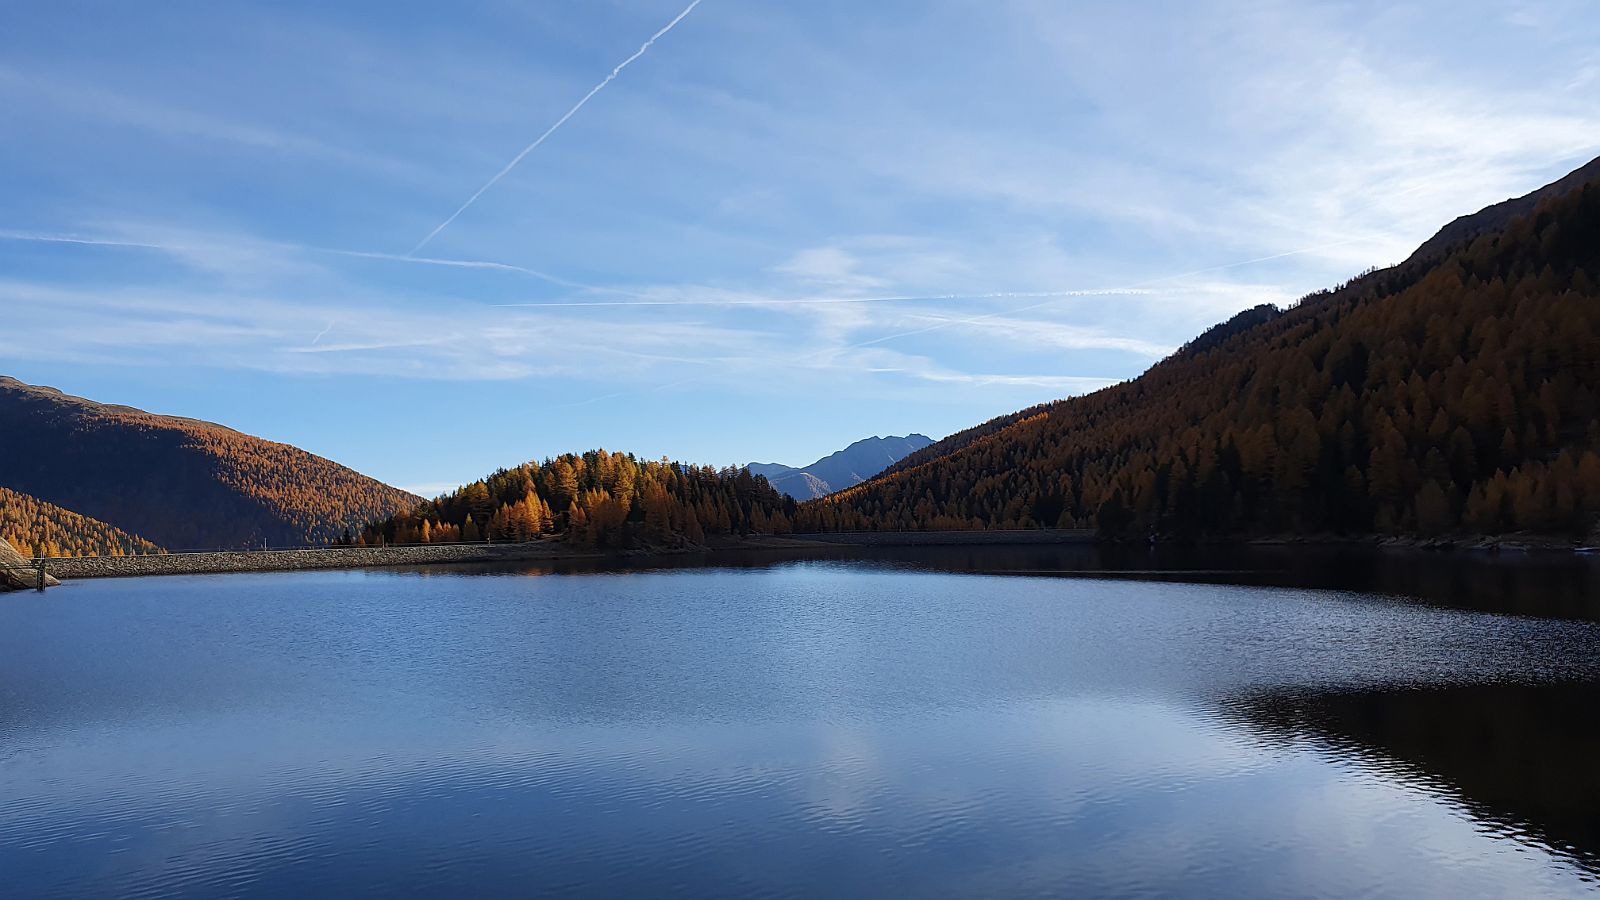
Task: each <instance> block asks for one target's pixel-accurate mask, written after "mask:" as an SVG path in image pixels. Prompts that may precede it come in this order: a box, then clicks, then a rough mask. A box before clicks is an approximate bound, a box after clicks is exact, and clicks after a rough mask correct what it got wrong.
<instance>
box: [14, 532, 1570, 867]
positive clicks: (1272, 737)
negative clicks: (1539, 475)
mask: <svg viewBox="0 0 1600 900" xmlns="http://www.w3.org/2000/svg"><path fill="white" fill-rule="evenodd" d="M1596 567H1597V563H1595V562H1593V561H1589V560H1583V559H1574V558H1561V559H1557V560H1545V559H1541V558H1527V559H1517V558H1507V557H1500V558H1485V557H1467V556H1460V557H1448V556H1380V555H1377V554H1373V553H1356V552H1341V553H1324V552H1311V551H1306V550H1287V549H1286V550H1278V551H1252V552H1250V553H1240V552H1226V553H1225V552H1222V551H1206V552H1188V553H1166V552H1163V553H1161V554H1155V555H1152V554H1149V553H1147V552H1144V551H1135V552H1125V553H1121V554H1118V553H1106V552H1099V551H1092V550H1087V549H1071V548H1057V549H1051V548H1015V549H1010V550H1007V549H1000V548H974V549H972V550H958V549H948V548H944V549H940V550H938V551H904V552H899V553H890V552H886V551H872V552H870V553H868V552H862V551H848V552H847V551H841V552H839V553H837V554H832V558H827V559H816V558H812V559H783V558H780V557H778V556H773V555H768V556H761V557H745V558H732V557H722V558H720V559H718V560H715V561H710V562H707V561H677V562H674V563H672V564H669V565H663V566H658V567H653V568H652V567H642V568H631V569H611V570H604V569H603V568H600V567H581V566H574V567H567V568H564V569H563V570H562V571H551V570H548V569H544V570H516V569H498V570H493V569H470V568H456V567H451V568H443V567H441V568H435V569H419V570H415V571H367V572H329V573H295V574H273V575H231V576H217V577H204V576H200V577H182V578H177V577H173V578H152V579H134V580H123V581H89V582H80V583H76V584H69V585H67V586H65V587H63V588H61V589H59V590H57V591H55V592H52V593H50V594H47V595H44V596H42V597H41V596H38V595H34V594H13V595H3V596H0V895H4V896H7V897H11V896H18V897H29V896H55V895H61V896H68V895H71V896H82V895H86V894H87V895H102V896H170V895H174V894H188V895H202V896H215V895H227V896H238V895H256V896H279V895H284V894H291V893H292V894H296V895H300V896H339V897H344V896H352V895H359V894H385V895H394V894H423V895H436V896H437V895H448V896H483V895H517V896H525V895H537V894H569V895H586V896H622V895H627V896H662V895H690V896H708V895H779V896H838V895H843V896H883V895H886V894H888V895H902V896H960V897H973V896H981V897H996V896H1021V895H1045V896H1063V895H1072V896H1141V895H1164V894H1183V895H1189V896H1216V897H1238V896H1286V895H1295V896H1341V897H1342V896H1349V895H1352V894H1367V895H1376V896H1393V897H1452V898H1454V897H1481V896H1504V897H1538V896H1573V895H1581V894H1588V893H1592V892H1595V891H1597V890H1600V880H1597V879H1600V774H1597V772H1600V724H1597V716H1600V625H1597V624H1596V621H1597V620H1600V599H1597V596H1600V595H1597V591H1600V572H1597V570H1596Z"/></svg>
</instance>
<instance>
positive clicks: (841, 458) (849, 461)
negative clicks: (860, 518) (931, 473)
mask: <svg viewBox="0 0 1600 900" xmlns="http://www.w3.org/2000/svg"><path fill="white" fill-rule="evenodd" d="M933 443H934V441H933V439H932V438H930V437H928V436H927V435H925V434H918V433H912V434H907V435H890V436H888V437H880V436H877V435H874V436H872V437H868V438H862V439H860V440H858V441H854V442H852V443H850V444H849V445H848V446H846V447H845V448H844V449H842V450H836V451H834V452H833V453H830V454H828V455H827V456H824V457H822V458H821V459H819V460H817V461H816V462H814V463H811V464H810V465H808V466H801V467H798V468H797V467H793V466H786V465H784V464H782V463H755V462H753V463H750V464H749V465H748V466H747V467H746V468H748V469H749V470H750V471H751V472H752V473H754V474H756V475H761V476H763V477H765V478H766V479H767V480H768V481H770V482H771V483H772V486H773V487H775V488H777V489H778V490H779V491H780V492H782V493H784V494H787V495H788V496H790V497H793V498H795V499H796V500H808V499H815V498H817V497H822V496H825V495H827V494H830V493H833V492H835V491H839V490H843V489H845V488H847V487H851V486H853V485H857V484H860V483H861V482H863V481H865V480H867V479H868V478H871V477H872V476H874V475H876V474H878V473H879V472H882V471H883V470H884V469H886V468H888V467H890V466H893V465H895V464H896V463H898V462H899V461H900V460H901V459H904V458H905V457H906V456H907V455H909V454H912V453H915V452H917V451H919V450H921V449H923V448H924V447H927V446H930V445H932V444H933Z"/></svg>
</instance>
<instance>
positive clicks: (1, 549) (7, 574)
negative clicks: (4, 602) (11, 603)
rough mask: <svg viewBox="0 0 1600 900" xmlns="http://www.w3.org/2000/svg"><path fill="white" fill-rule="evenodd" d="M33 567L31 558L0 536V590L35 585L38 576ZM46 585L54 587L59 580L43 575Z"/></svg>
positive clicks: (23, 588) (25, 588) (27, 587)
mask: <svg viewBox="0 0 1600 900" xmlns="http://www.w3.org/2000/svg"><path fill="white" fill-rule="evenodd" d="M35 571H36V570H35V569H34V568H33V560H31V559H29V558H27V557H26V556H23V555H22V554H21V553H18V552H17V548H15V547H13V546H11V543H10V542H9V541H7V540H6V539H5V538H0V591H21V590H27V589H29V588H34V587H37V586H38V584H39V580H38V576H37V575H36V574H34V573H35ZM44 583H45V586H46V587H55V586H56V585H58V584H60V583H61V582H59V581H57V580H56V579H55V577H54V576H52V575H48V574H47V575H45V577H44Z"/></svg>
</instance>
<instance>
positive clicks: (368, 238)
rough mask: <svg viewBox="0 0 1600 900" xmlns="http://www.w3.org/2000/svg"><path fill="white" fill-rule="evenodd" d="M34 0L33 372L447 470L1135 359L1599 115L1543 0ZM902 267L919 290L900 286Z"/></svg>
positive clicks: (13, 298)
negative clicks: (690, 4) (1118, 0)
mask: <svg viewBox="0 0 1600 900" xmlns="http://www.w3.org/2000/svg"><path fill="white" fill-rule="evenodd" d="M685 7H686V0H684V2H678V0H667V2H656V0H626V2H624V0H616V2H607V0H590V2H578V0H562V2H543V3H539V2H526V3H523V2H509V0H507V2H488V0H485V2H464V3H459V4H440V3H422V2H386V3H341V4H324V3H297V2H276V3H270V4H268V3H261V4H251V3H237V2H180V0H174V2H164V3H112V2H93V3H89V2H70V0H55V2H49V3H43V2H20V3H11V4H7V5H6V8H5V9H4V10H3V11H0V108H3V110H4V115H3V116H0V197H3V198H4V201H3V202H0V310H3V313H4V317H5V322H6V335H5V339H4V340H3V341H0V372H3V373H6V374H12V375H15V376H16V377H19V378H22V379H23V380H26V381H32V382H36V383H46V384H51V385H55V386H57V387H61V388H63V389H65V390H68V391H70V392H73V393H78V394H83V395H85V396H89V397H92V398H95V399H99V400H104V401H108V402H118V403H128V404H132V405H136V406H141V407H144V408H147V409H151V410H153V411H157V412H166V413H174V414H181V415H189V416H196V417H201V418H208V419H212V420H215V421H219V422H223V423H225V424H228V425H231V426H233V427H236V428H239V429H241V430H244V431H248V432H251V433H255V434H260V435H263V436H265V437H269V438H273V439H276V440H283V441H288V442H290V443H294V444H297V445H300V446H302V447H305V448H307V449H310V450H312V451H314V452H317V453H321V454H323V455H326V456H329V457H332V458H334V459H336V460H339V461H340V462H343V463H346V464H348V465H351V466H353V467H355V468H357V469H360V470H362V471H364V472H367V473H369V474H372V475H374V476H376V477H379V478H382V479H384V480H386V481H389V482H391V483H394V484H398V485H401V486H405V487H410V488H413V489H416V490H420V491H423V492H426V493H433V492H435V491H437V490H439V489H442V488H444V487H448V486H451V485H453V484H456V483H459V482H461V481H464V480H467V479H470V478H473V477H476V476H478V475H480V474H483V473H485V472H487V471H489V470H491V469H493V468H496V467H498V466H502V465H510V464H514V463H516V462H519V461H521V460H524V459H529V458H536V457H543V456H545V455H549V454H554V453H559V452H563V451H566V450H579V449H585V448H590V447H595V446H604V447H607V448H610V449H626V450H631V451H634V452H636V453H640V454H642V455H646V456H651V457H655V456H661V455H668V456H672V457H675V458H681V459H686V460H693V461H703V462H711V463H717V464H724V463H734V462H745V461H750V460H762V461H779V462H786V463H790V464H796V465H800V464H805V463H807V462H810V461H811V460H812V459H815V458H816V457H818V456H820V455H823V454H825V453H827V452H830V451H832V450H834V449H837V448H839V447H842V446H844V445H845V444H847V443H849V442H850V441H852V440H855V439H857V438H860V437H864V436H867V435H872V434H890V433H894V434H904V433H906V432H911V431H920V432H924V433H926V434H929V435H932V436H934V437H939V436H941V435H943V434H946V433H948V432H951V431H954V430H957V429H960V428H962V427H965V426H968V425H971V424H974V423H976V422H979V421H982V420H984V419H987V418H989V417H992V416H994V415H998V414H1001V413H1004V412H1008V411H1011V410H1014V409H1017V408H1020V407H1022V406H1025V405H1028V404H1032V403H1036V402H1040V401H1044V400H1049V399H1053V398H1057V397H1061V396H1065V395H1069V394H1074V393H1081V392H1084V391H1088V390H1093V389H1095V388H1097V387H1100V386H1102V385H1105V384H1108V383H1112V382H1115V381H1118V380H1122V379H1125V378H1128V377H1131V376H1134V375H1136V374H1138V373H1139V372H1141V371H1143V370H1144V369H1145V368H1146V367H1148V366H1149V365H1150V364H1151V363H1152V362H1154V361H1155V360H1156V359H1158V358H1159V357H1160V356H1161V355H1163V354H1165V353H1166V352H1169V351H1170V350H1171V349H1172V348H1174V347H1176V346H1177V345H1179V344H1181V343H1182V342H1183V341H1184V340H1186V339H1188V338H1189V337H1192V336H1193V335H1194V334H1195V333H1197V332H1198V331H1200V330H1201V329H1203V328H1204V327H1206V326H1207V325H1209V324H1212V323H1213V322H1216V321H1219V320H1221V319H1223V318H1226V317H1227V316H1228V315H1230V314H1231V313H1233V312H1235V311H1237V310H1239V309H1243V308H1246V307H1249V306H1253V305H1255V304H1258V303H1262V302H1277V303H1284V302H1289V301H1292V300H1293V299H1295V298H1296V297H1298V296H1300V295H1303V294H1305V293H1307V292H1309V291H1312V290H1315V289H1318V288H1321V287H1325V286H1329V285H1331V284H1334V283H1336V282H1338V281H1341V280H1343V279H1345V278H1347V277H1349V276H1351V275H1353V274H1355V273H1356V272H1358V271H1360V270H1362V269H1364V268H1367V267H1368V266H1372V265H1383V264H1388V263H1392V262H1396V261H1398V260H1400V259H1402V258H1403V257H1404V256H1405V255H1406V254H1407V253H1408V252H1409V251H1410V249H1412V248H1413V247H1414V246H1415V245H1416V244H1418V243H1420V242H1421V241H1422V240H1424V239H1425V238H1427V237H1428V236H1429V235H1430V234H1431V233H1432V232H1433V231H1434V230H1435V229H1437V228H1438V227H1439V226H1440V225H1442V224H1443V223H1444V222H1445V221H1447V220H1449V219H1451V218H1453V217H1455V216H1456V215H1460V214H1462V213H1466V212H1470V211H1473V210H1475V209H1477V208H1479V207H1481V206H1484V205H1486V204H1488V203H1491V202H1495V201H1497V200H1501V199H1504V198H1506V197H1508V196H1512V195H1514V194H1520V193H1523V192H1526V191H1527V190H1530V189H1532V188H1534V187H1537V186H1538V185H1540V184H1543V183H1545V182H1547V181H1550V180H1552V179H1553V178H1555V177H1558V176H1559V175H1561V174H1563V173H1564V172H1566V171H1568V170H1570V169H1572V168H1574V167H1576V166H1577V165H1579V164H1581V163H1582V162H1585V161H1587V160H1588V159H1589V158H1591V157H1593V156H1594V155H1596V154H1597V153H1600V103H1597V102H1596V99H1595V98H1596V97H1600V9H1597V8H1596V7H1595V6H1594V4H1593V3H1592V2H1590V0H1570V2H1568V0H1550V2H1545V3H1532V2H1523V3H1516V2H1494V3H1471V2H1416V3H1392V2H1371V3H1369V2H1354V0H1352V2H1340V3H1287V2H1271V0H1252V2H1228V3H1222V2H1204V0H1202V2H1182V3H1179V2H1150V3H1136V4H1104V3H1066V2H1044V0H1033V2H1028V0H1017V2H1012V0H985V2H975V0H973V2H940V0H927V2H899V0H884V2H874V3H860V2H843V0H838V2H836V0H810V2H803V3H802V2H793V3H776V2H772V3H766V2H740V0H703V2H701V3H699V4H698V5H697V6H695V7H694V8H693V9H692V11H690V12H689V14H688V15H687V16H684V17H683V18H682V19H681V21H679V22H678V24H677V25H676V26H675V27H674V28H672V30H670V31H669V32H668V33H666V34H665V35H663V36H661V38H660V39H659V40H658V41H656V42H655V43H654V44H653V45H652V46H651V47H650V48H649V49H648V51H647V52H645V53H644V54H643V55H641V56H638V57H637V58H635V59H634V60H633V61H632V62H631V63H630V64H629V65H628V66H627V67H626V68H624V69H623V70H622V71H621V72H619V73H618V74H617V76H616V77H615V78H614V79H613V80H611V81H610V83H609V84H607V85H606V86H605V87H604V89H603V90H601V91H599V92H598V93H596V94H594V95H593V97H592V98H591V99H590V100H589V101H588V102H587V103H586V104H585V105H584V106H583V107H582V108H581V109H579V110H578V111H577V112H576V113H575V114H574V115H572V117H571V118H570V119H568V120H567V121H566V122H565V123H564V124H563V125H562V126H561V127H560V128H558V129H557V130H555V131H554V132H553V133H551V134H550V136H549V137H548V139H547V140H546V141H545V142H544V143H543V144H541V145H540V146H539V147H537V148H536V149H534V150H533V151H532V152H530V153H528V154H527V155H526V156H525V157H524V158H523V159H522V160H521V161H520V163H518V164H517V165H516V166H515V167H514V168H513V169H512V170H511V171H510V172H509V173H507V174H506V175H505V176H504V177H503V178H501V179H500V180H499V181H498V182H496V183H495V184H493V185H492V186H491V187H489V188H488V189H487V190H485V191H484V192H483V193H482V195H481V196H480V197H479V198H478V199H477V200H476V201H475V202H474V203H473V204H472V205H471V206H469V207H468V208H467V209H465V211H463V212H462V213H461V214H460V215H459V216H458V217H457V218H455V219H454V220H453V221H451V222H450V224H449V225H448V226H447V227H445V228H443V229H442V230H439V231H438V233H437V234H436V236H434V237H433V238H432V239H431V240H429V241H428V243H427V244H426V245H425V246H424V247H422V248H421V249H420V250H417V251H416V252H415V253H413V248H415V247H416V246H417V244H418V243H419V242H420V241H422V240H423V239H424V238H425V237H426V236H427V235H428V234H430V232H432V231H433V230H434V229H436V228H437V227H438V226H439V225H441V224H442V223H443V222H444V221H445V220H446V219H447V217H449V216H450V215H451V213H452V212H454V211H455V210H457V209H458V208H459V207H461V205H462V204H463V203H464V202H465V201H466V200H467V199H468V198H469V197H471V196H472V195H473V194H474V192H476V191H478V190H479V189H480V188H482V187H483V186H484V185H485V183H486V182H488V181H489V179H490V178H491V177H492V176H494V175H495V174H496V173H497V172H499V171H500V170H501V169H502V168H503V167H504V166H506V164H507V163H508V162H510V161H511V160H512V159H513V157H515V156H516V155H517V154H518V153H519V152H520V151H522V150H523V149H524V148H526V147H527V146H528V145H529V144H530V142H532V141H533V140H534V139H535V138H537V137H539V135H540V134H542V133H543V132H545V131H546V130H547V129H548V128H549V127H550V126H551V125H552V124H553V123H555V122H556V121H557V120H558V119H560V118H561V116H562V115H563V114H565V113H566V112H567V111H568V110H570V109H571V108H572V106H573V105H574V104H575V103H577V102H578V101H579V100H580V99H581V98H583V97H584V96H585V95H586V94H588V93H589V92H590V91H591V90H592V89H593V88H595V87H596V86H597V85H598V84H600V82H601V81H602V79H604V78H605V77H606V76H607V74H608V73H610V72H612V71H613V69H614V67H616V66H617V65H618V64H619V63H622V62H623V61H624V60H627V59H628V58H629V57H630V56H632V55H633V54H634V53H635V52H636V51H638V50H639V49H640V47H641V45H642V44H643V43H644V42H645V41H646V40H647V39H649V38H650V36H651V35H652V34H655V33H656V32H658V31H659V30H660V29H662V28H663V27H664V26H666V25H667V24H668V23H669V22H671V21H672V20H674V18H676V17H678V16H679V15H680V14H682V13H683V12H684V10H685ZM908 298H909V299H908Z"/></svg>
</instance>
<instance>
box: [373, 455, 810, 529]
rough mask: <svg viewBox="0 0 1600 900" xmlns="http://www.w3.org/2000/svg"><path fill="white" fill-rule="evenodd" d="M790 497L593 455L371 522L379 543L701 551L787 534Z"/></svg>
mask: <svg viewBox="0 0 1600 900" xmlns="http://www.w3.org/2000/svg"><path fill="white" fill-rule="evenodd" d="M794 512H795V503H794V500H793V499H791V498H789V497H786V496H784V495H783V494H780V493H778V492H777V491H776V490H774V489H773V487H772V485H771V484H769V483H768V482H767V480H766V479H765V478H763V477H761V476H759V475H755V474H752V473H751V472H750V470H749V469H734V468H727V469H715V468H712V467H711V466H693V465H688V464H685V463H678V462H668V461H666V460H661V461H655V460H642V459H639V458H638V457H636V456H634V455H633V454H631V453H610V452H607V451H605V450H591V451H589V452H587V453H582V454H577V453H568V454H565V455H563V456H558V457H556V458H554V459H547V460H545V461H544V462H529V463H524V464H522V465H520V466H517V467H516V468H514V469H501V470H500V471H498V472H495V473H494V474H492V475H490V476H489V477H488V478H485V479H482V480H481V481H474V482H473V483H471V484H468V485H465V486H463V487H461V488H458V489H457V490H455V491H452V492H451V493H449V494H446V495H444V496H442V497H438V498H436V499H434V500H431V501H428V502H426V503H423V504H420V505H418V506H417V507H415V508H414V509H408V510H406V511H404V512H401V513H399V514H396V515H394V516H391V517H389V518H388V519H385V520H384V521H382V522H375V523H373V524H372V525H369V526H368V527H366V528H365V529H363V530H362V532H361V535H360V538H359V539H360V540H361V541H362V542H363V543H367V544H375V543H380V542H381V543H386V544H410V543H423V544H427V543H442V542H455V541H479V540H495V541H531V540H536V539H540V538H544V537H560V538H562V539H563V540H565V541H567V542H568V543H571V544H575V545H577V546H580V547H592V548H597V549H606V550H637V549H650V550H668V549H685V548H693V547H704V546H705V545H706V538H707V536H708V535H710V536H732V535H748V534H786V533H788V532H789V531H790V530H791V529H790V521H791V519H792V518H793V516H794Z"/></svg>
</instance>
